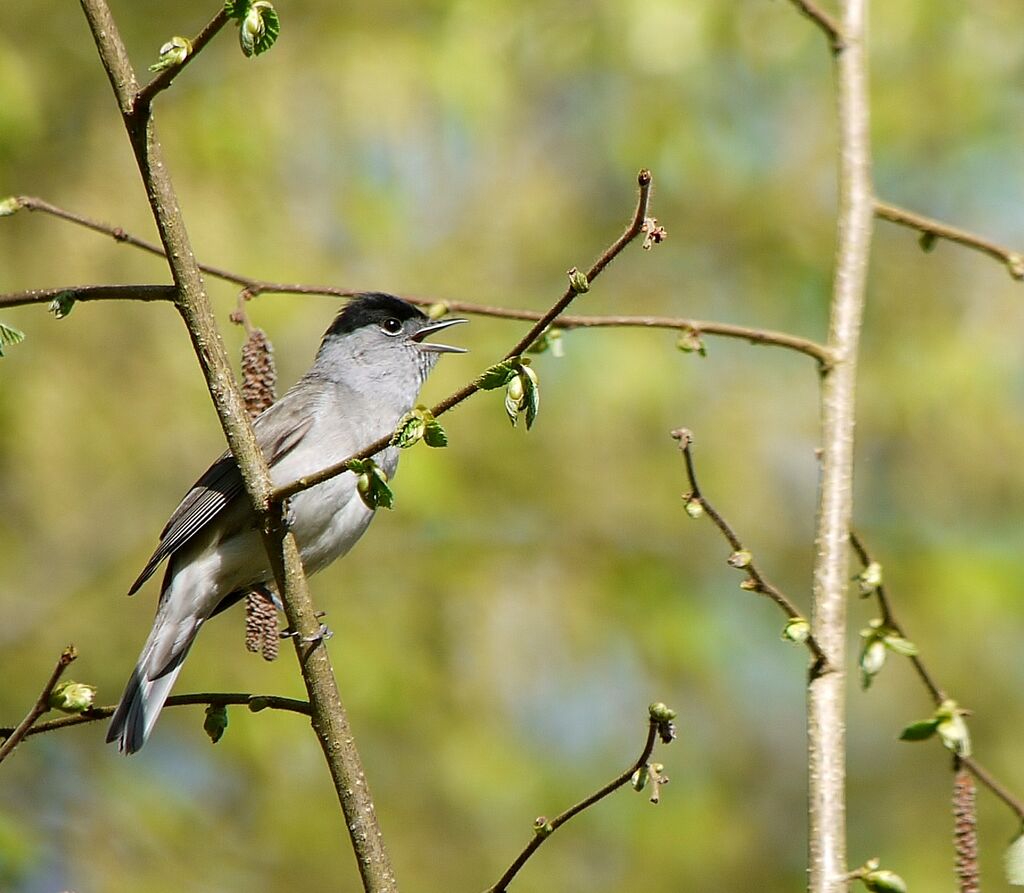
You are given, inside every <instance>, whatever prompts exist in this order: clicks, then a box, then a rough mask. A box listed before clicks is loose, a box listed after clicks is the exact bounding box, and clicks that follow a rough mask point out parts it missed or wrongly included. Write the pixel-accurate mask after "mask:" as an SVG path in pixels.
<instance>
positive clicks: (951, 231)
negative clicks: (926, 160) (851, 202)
mask: <svg viewBox="0 0 1024 893" xmlns="http://www.w3.org/2000/svg"><path fill="white" fill-rule="evenodd" d="M875 216H876V217H880V218H881V219H882V220H888V221H889V222H890V223H898V224H899V225H900V226H906V227H908V228H910V229H916V230H917V231H918V232H919V233H921V237H922V240H924V239H928V240H934V239H945V240H946V241H947V242H956V244H957V245H963V246H964V247H965V248H970V249H972V250H974V251H980V252H981V253H982V254H987V255H988V256H989V257H991V258H994V259H995V260H997V261H999V262H1000V263H1002V264H1004V265H1005V266H1006V269H1007V271H1008V272H1009V274H1010V275H1011V276H1012V277H1013V278H1014V279H1024V254H1021V253H1020V252H1018V251H1013V250H1012V249H1010V248H1006V247H1004V246H1003V245H999V244H997V243H996V242H992V241H990V240H989V239H986V238H984V237H983V236H979V235H976V234H975V233H972V232H969V231H968V230H965V229H960V228H959V227H956V226H950V225H949V224H948V223H943V222H942V221H940V220H933V219H932V218H931V217H925V216H924V215H923V214H917V213H915V212H914V211H908V210H907V209H906V208H901V207H899V205H893V204H890V203H889V202H883V201H880V200H879V199H875ZM922 247H925V248H926V249H927V248H928V247H930V245H929V242H925V241H922Z"/></svg>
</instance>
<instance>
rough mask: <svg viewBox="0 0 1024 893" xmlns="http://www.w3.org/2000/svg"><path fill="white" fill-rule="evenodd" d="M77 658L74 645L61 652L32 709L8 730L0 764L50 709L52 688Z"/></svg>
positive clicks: (0, 754) (1, 746) (0, 746)
mask: <svg viewBox="0 0 1024 893" xmlns="http://www.w3.org/2000/svg"><path fill="white" fill-rule="evenodd" d="M77 657H78V652H77V651H76V650H75V646H74V645H68V647H67V648H65V649H64V651H63V652H61V656H60V657H59V658H58V659H57V664H56V666H54V668H53V672H52V673H50V678H49V679H47V680H46V685H44V686H43V690H42V691H41V692H40V693H39V697H38V698H36V702H35V704H33V705H32V709H31V710H29V712H28V713H27V714H26V716H25V718H24V719H23V720H22V721H21V722H20V723H18V725H17V726H16V727H15V728H13V729H11V730H10V733H9V734H8V735H7V736H6V740H5V741H4V743H3V744H2V745H0V763H2V762H3V761H4V760H6V759H7V757H9V756H10V755H11V754H12V753H14V748H16V747H17V746H18V744H19V743H20V742H21V740H22V739H23V738H24V737H25V736H26V735H28V734H30V732H31V729H32V726H33V725H35V722H36V720H37V719H39V717H40V716H42V715H43V714H44V713H46V711H47V710H49V709H50V695H51V694H52V693H53V688H54V686H55V685H56V684H57V682H58V680H59V679H60V677H61V676H63V675H64V671H65V670H66V669H67V668H68V666H69V665H70V664H71V662H72V661H74V660H75V658H77Z"/></svg>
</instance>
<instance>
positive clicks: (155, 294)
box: [0, 285, 178, 307]
mask: <svg viewBox="0 0 1024 893" xmlns="http://www.w3.org/2000/svg"><path fill="white" fill-rule="evenodd" d="M177 297H178V289H177V288H175V287H174V286H173V285H69V286H67V287H65V288H33V289H29V290H28V291H19V292H11V293H10V294H6V295H0V307H20V306H22V305H24V304H49V303H52V302H53V301H56V300H58V299H59V300H69V301H74V302H75V303H78V302H80V301H81V302H85V301H172V302H173V301H175V300H177Z"/></svg>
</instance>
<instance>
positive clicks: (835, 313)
mask: <svg viewBox="0 0 1024 893" xmlns="http://www.w3.org/2000/svg"><path fill="white" fill-rule="evenodd" d="M866 19H867V2H866V0H844V2H843V4H842V22H841V28H842V33H843V36H844V40H845V46H844V48H843V50H842V51H841V52H839V53H838V54H837V55H836V63H835V70H836V82H837V111H838V118H839V220H838V233H837V248H836V269H835V277H834V280H833V291H832V311H831V322H830V327H829V338H828V346H829V348H830V349H831V350H832V351H833V352H834V353H833V355H834V357H835V362H834V364H833V366H832V367H831V368H830V369H828V370H827V371H826V372H825V373H824V376H823V379H822V393H821V412H822V421H821V425H822V443H821V448H822V453H821V493H820V503H819V511H818V526H817V537H816V549H815V552H816V554H815V563H814V580H813V599H814V601H813V610H812V614H811V627H812V631H813V634H814V636H815V638H816V639H817V640H818V642H819V643H820V644H821V646H822V648H824V650H825V653H826V654H827V655H828V663H829V666H830V667H831V668H833V671H832V672H827V673H824V674H819V675H815V676H812V678H811V680H810V682H809V684H808V704H807V711H808V713H807V736H808V822H809V847H808V857H809V859H808V870H809V874H808V889H809V890H810V891H811V893H843V891H845V890H846V889H847V884H846V881H845V879H844V877H845V875H846V802H845V763H846V740H845V738H846V729H845V718H844V712H845V682H846V679H845V673H844V671H843V667H844V665H845V653H844V652H845V641H844V640H845V634H846V590H847V583H848V580H847V576H848V571H847V566H848V549H847V542H848V539H849V527H850V514H851V510H852V497H853V489H852V466H853V429H854V409H855V401H854V395H855V385H856V371H857V345H858V338H859V334H860V325H861V317H862V313H863V306H864V291H865V282H866V278H867V265H868V253H869V249H870V244H871V227H872V216H873V213H874V199H873V196H872V187H871V170H870V147H869V134H868V96H867V59H866V51H865V43H866V30H867V29H866V25H867V22H866Z"/></svg>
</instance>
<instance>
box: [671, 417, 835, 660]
mask: <svg viewBox="0 0 1024 893" xmlns="http://www.w3.org/2000/svg"><path fill="white" fill-rule="evenodd" d="M672 437H673V439H675V440H677V441H678V442H679V449H680V451H681V452H682V454H683V458H684V459H685V460H686V477H687V479H688V480H689V483H690V492H689V494H687V497H686V498H687V500H688V501H695V502H698V503H699V504H700V505H701V507H702V508H703V509H704V512H705V514H707V516H708V517H709V518H710V519H711V521H712V522H713V523H714V525H715V527H717V528H718V529H719V530H720V531H721V532H722V536H724V537H725V539H726V541H727V542H728V543H729V545H730V546H731V547H732V550H733V554H737V553H746V554H747V555H749V556H750V558H749V560H748V561H746V563H745V564H743V565H742V566H741V567H742V570H743V571H744V572H745V573H746V574H747V575H748V577H749V579H750V581H751V584H752V585H751V587H750V591H751V592H759V593H760V594H761V595H766V596H767V597H768V598H770V599H771V600H772V601H773V602H775V604H777V605H778V606H779V607H780V608H781V609H782V611H783V613H784V614H785V615H786V616H787V617H789V618H795V617H801V616H802V615H801V614H800V611H799V610H798V609H797V607H796V605H794V604H793V602H792V601H790V599H789V597H788V596H787V595H785V594H784V593H783V592H782V591H781V590H780V589H779V588H778V587H777V586H775V585H773V584H772V583H770V582H768V580H767V579H766V578H765V576H764V574H762V573H761V571H760V569H759V568H758V566H757V563H756V562H755V561H754V559H753V556H752V555H751V553H750V552H749V550H748V549H746V547H745V546H744V545H743V542H742V541H741V540H740V538H739V536H738V535H737V534H736V531H734V530H733V529H732V527H731V526H730V524H729V522H728V521H726V520H725V518H724V517H722V515H721V514H720V513H719V511H718V510H717V509H716V508H715V507H714V506H713V505H712V504H711V503H710V502H709V501H708V499H707V497H706V496H705V495H704V494H703V493H702V492H701V489H700V485H699V484H698V483H697V470H696V468H695V467H694V463H693V453H692V451H691V447H692V445H693V434H692V432H690V431H689V430H688V429H686V428H677V429H676V430H675V431H673V432H672ZM804 644H806V645H807V649H808V650H809V651H810V652H811V654H812V655H814V659H815V665H814V668H813V671H812V672H814V673H823V672H825V670H826V669H827V664H828V659H827V658H826V656H825V652H824V651H823V650H822V648H821V646H820V645H819V644H818V642H817V640H816V639H815V638H814V636H813V635H810V636H808V637H807V639H806V640H805V643H804Z"/></svg>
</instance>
